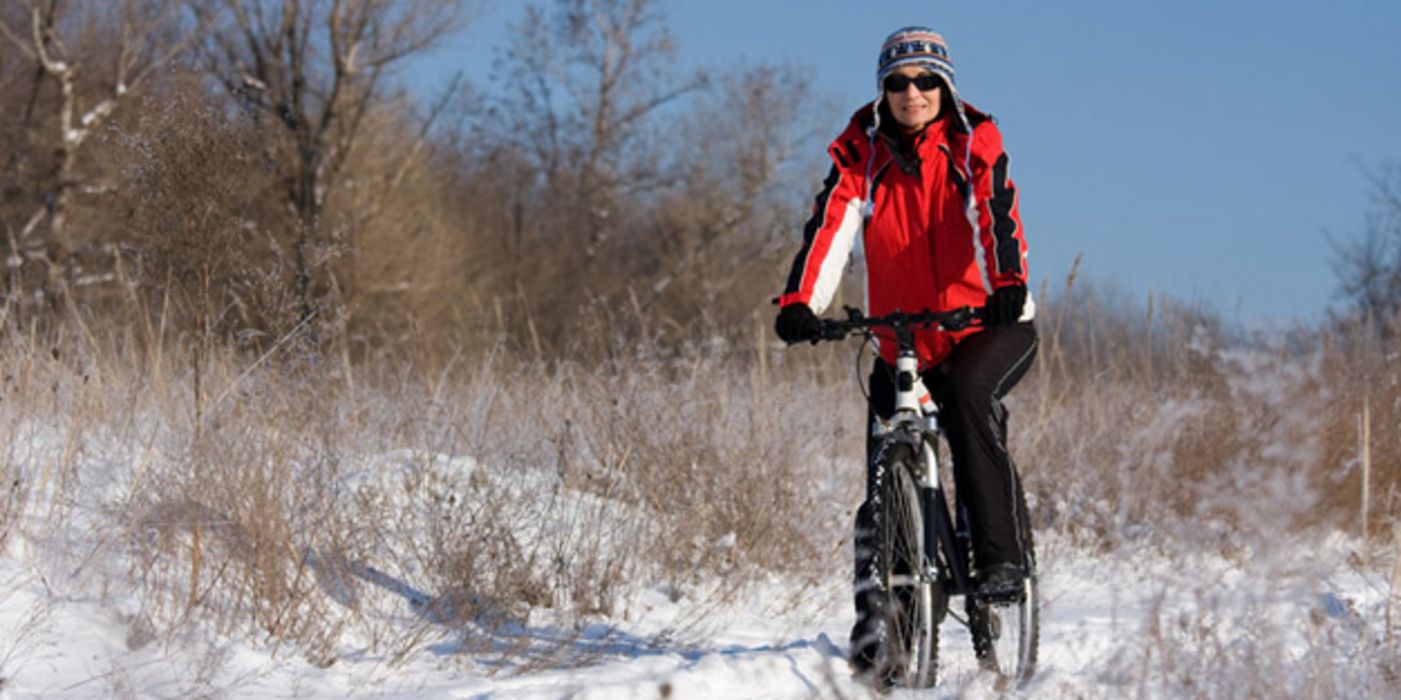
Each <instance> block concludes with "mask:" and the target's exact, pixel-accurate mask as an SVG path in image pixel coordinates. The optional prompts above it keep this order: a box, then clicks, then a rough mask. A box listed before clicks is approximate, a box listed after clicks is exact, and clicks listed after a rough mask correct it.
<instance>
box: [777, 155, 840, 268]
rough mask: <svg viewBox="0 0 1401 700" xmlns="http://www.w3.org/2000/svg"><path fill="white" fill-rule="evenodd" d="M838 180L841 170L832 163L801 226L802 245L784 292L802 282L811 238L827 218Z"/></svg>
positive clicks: (810, 248)
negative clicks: (829, 202)
mask: <svg viewBox="0 0 1401 700" xmlns="http://www.w3.org/2000/svg"><path fill="white" fill-rule="evenodd" d="M840 180H841V172H840V171H838V170H837V166H835V165H834V166H832V170H831V171H829V172H828V173H827V179H826V180H824V181H823V182H822V191H821V192H819V193H818V194H817V199H816V200H815V201H813V204H812V217H811V218H809V219H808V222H807V224H805V225H804V226H803V247H802V250H799V251H798V257H797V258H795V259H794V260H793V269H792V271H791V272H789V273H788V285H787V286H786V287H784V289H783V293H784V294H792V293H793V292H796V291H798V288H799V287H800V286H801V285H802V283H803V271H804V270H805V269H807V260H808V254H809V253H811V252H812V240H813V238H816V237H817V231H818V230H819V229H821V228H822V224H823V222H824V221H826V219H827V202H828V200H830V199H831V198H832V192H833V191H834V190H836V189H837V182H838V181H840Z"/></svg>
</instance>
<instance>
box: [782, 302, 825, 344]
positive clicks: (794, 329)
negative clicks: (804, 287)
mask: <svg viewBox="0 0 1401 700" xmlns="http://www.w3.org/2000/svg"><path fill="white" fill-rule="evenodd" d="M773 329H774V331H775V332H777V333H778V337H779V338H782V339H783V342H785V343H788V344H789V345H792V344H793V343H801V342H803V341H805V340H817V337H818V336H819V335H821V334H822V322H821V321H819V320H817V314H814V313H813V312H812V309H810V308H808V305H807V304H789V305H787V306H785V307H783V308H782V309H779V310H778V320H776V321H774V324H773Z"/></svg>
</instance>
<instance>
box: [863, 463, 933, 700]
mask: <svg viewBox="0 0 1401 700" xmlns="http://www.w3.org/2000/svg"><path fill="white" fill-rule="evenodd" d="M915 459H916V455H915V452H914V450H913V449H911V447H910V446H909V445H907V444H903V443H893V442H891V443H886V444H885V445H883V446H882V448H881V449H880V450H879V451H878V452H877V454H876V457H875V465H874V468H875V469H876V474H877V475H878V478H879V480H880V489H879V490H878V498H879V502H878V503H876V504H874V510H875V516H876V517H875V523H874V525H875V535H876V557H875V561H874V562H873V569H874V571H873V573H874V574H875V578H876V580H877V582H878V587H879V589H880V590H881V591H882V592H883V593H884V598H885V600H884V605H883V606H882V613H883V614H882V618H883V628H884V629H883V631H884V635H883V636H884V639H883V640H882V644H881V646H882V654H881V656H882V657H883V658H882V662H883V663H882V664H881V665H880V667H881V672H882V674H883V676H884V677H883V678H882V679H881V680H882V682H883V684H885V685H895V684H903V685H905V686H908V687H911V688H927V687H930V686H932V685H934V683H935V675H936V665H937V663H938V646H939V620H940V617H941V614H940V613H941V611H942V610H944V609H945V607H946V605H947V602H946V600H945V598H944V596H945V592H944V590H943V587H942V586H940V585H938V583H937V582H936V581H935V580H934V577H933V576H932V569H931V567H930V566H929V559H928V557H927V555H926V552H927V551H928V550H927V548H926V547H925V540H924V532H925V530H924V513H923V509H922V505H921V501H920V490H919V486H918V484H916V483H915V481H914V471H913V470H914V466H915Z"/></svg>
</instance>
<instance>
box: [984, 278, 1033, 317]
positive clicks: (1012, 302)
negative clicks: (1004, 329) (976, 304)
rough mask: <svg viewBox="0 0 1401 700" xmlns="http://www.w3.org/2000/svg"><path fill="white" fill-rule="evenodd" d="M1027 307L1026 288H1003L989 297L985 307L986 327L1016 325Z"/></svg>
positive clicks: (1018, 286)
mask: <svg viewBox="0 0 1401 700" xmlns="http://www.w3.org/2000/svg"><path fill="white" fill-rule="evenodd" d="M1025 306H1026V287H1023V286H1021V285H1019V284H1018V285H1014V286H1011V287H1002V288H1000V289H998V290H997V291H995V292H993V293H992V296H990V297H988V305H987V306H985V307H983V325H984V326H1005V325H1007V324H1009V323H1016V322H1017V320H1018V319H1020V318H1021V317H1022V308H1023V307H1025Z"/></svg>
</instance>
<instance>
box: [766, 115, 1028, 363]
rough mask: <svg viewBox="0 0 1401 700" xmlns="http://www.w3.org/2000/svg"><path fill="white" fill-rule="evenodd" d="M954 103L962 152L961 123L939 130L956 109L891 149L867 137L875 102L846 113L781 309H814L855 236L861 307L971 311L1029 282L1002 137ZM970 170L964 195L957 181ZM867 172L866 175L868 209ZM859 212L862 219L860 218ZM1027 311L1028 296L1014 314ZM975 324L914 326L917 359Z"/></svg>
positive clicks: (930, 358) (890, 357) (890, 356)
mask: <svg viewBox="0 0 1401 700" xmlns="http://www.w3.org/2000/svg"><path fill="white" fill-rule="evenodd" d="M963 108H964V110H965V114H966V115H967V122H968V124H969V126H970V127H971V129H972V137H971V138H972V144H971V150H970V149H969V135H968V133H967V131H966V130H964V129H961V128H955V129H948V128H945V127H946V126H947V125H948V122H949V119H954V120H958V117H957V115H956V114H954V115H946V116H944V117H941V118H940V119H939V121H937V122H935V123H934V124H932V125H930V126H929V127H928V128H926V129H925V130H924V132H923V133H922V134H920V135H918V136H917V137H916V138H915V142H914V144H913V148H912V151H913V153H912V154H911V153H908V152H907V153H905V154H899V153H897V149H896V148H894V146H893V143H892V141H891V139H890V137H888V136H886V135H885V134H883V133H880V134H878V135H877V136H876V138H875V139H874V141H875V142H874V149H873V144H872V139H870V138H869V137H868V136H867V133H868V129H869V127H870V125H871V123H872V121H873V120H872V113H873V107H872V105H867V106H865V107H863V108H862V109H860V110H858V111H857V112H856V114H855V115H854V116H853V117H852V119H851V123H850V124H849V125H848V126H847V128H846V130H845V131H843V132H842V135H841V136H839V137H837V140H836V141H834V142H833V143H832V145H831V147H829V148H828V153H829V154H830V155H831V156H832V160H833V166H832V170H831V173H830V174H829V175H828V177H827V181H826V182H825V183H824V187H823V190H822V192H821V193H820V194H819V195H818V196H817V201H816V203H815V205H814V207H813V215H812V218H811V219H810V220H809V221H808V223H807V226H806V227H805V228H804V235H803V239H804V240H803V247H802V250H801V251H800V252H799V253H798V256H797V259H796V260H794V262H793V270H792V273H791V274H790V275H789V278H788V285H787V287H786V288H785V290H784V293H783V295H782V296H780V297H779V304H780V305H787V304H792V303H802V304H807V305H808V306H810V307H811V308H812V310H813V311H814V312H816V313H819V314H820V313H822V312H823V311H824V310H825V309H826V308H827V306H828V305H829V304H830V303H831V301H832V297H833V295H834V294H835V293H836V290H837V286H838V285H839V284H840V281H841V276H842V268H843V267H845V265H846V262H847V258H848V257H849V256H850V253H851V249H852V245H853V243H854V241H855V238H856V235H857V234H858V233H861V234H862V244H863V248H864V250H865V257H866V305H867V313H869V314H871V315H882V314H887V313H890V312H893V311H906V312H919V311H923V310H925V309H929V310H932V311H947V310H951V309H955V308H958V307H960V306H975V307H978V306H982V305H984V304H986V303H987V298H988V296H989V294H991V293H992V291H993V290H994V289H997V288H1000V287H1004V286H1010V285H1026V284H1027V269H1026V240H1025V238H1024V237H1023V235H1022V225H1021V216H1020V214H1018V212H1017V190H1016V188H1015V187H1014V186H1013V184H1012V180H1011V179H1010V178H1009V177H1008V175H1007V154H1006V153H1005V152H1004V151H1003V149H1002V134H1001V132H999V131H998V129H997V125H996V123H994V122H993V120H992V119H991V118H990V117H988V116H987V115H985V114H982V113H981V112H978V111H977V110H975V109H973V108H972V107H971V106H969V105H968V104H967V103H964V104H963ZM886 118H889V117H888V116H887V117H886ZM956 123H958V122H956ZM960 125H961V124H960ZM873 150H874V152H873ZM970 171H971V173H972V182H973V191H972V193H971V194H972V202H971V203H970V202H969V200H968V197H967V194H968V193H967V190H966V189H965V188H966V183H967V182H968V179H969V178H968V173H969V172H970ZM868 173H869V176H868ZM868 179H869V180H870V181H873V182H874V185H873V193H872V194H871V196H870V198H871V199H872V200H874V206H873V207H871V208H870V210H869V211H867V210H866V207H865V200H866V198H867V192H868V184H870V183H868ZM970 204H971V206H970ZM865 215H869V217H870V218H869V219H868V220H863V218H864V216H865ZM1034 313H1035V305H1034V303H1033V301H1032V299H1031V297H1030V296H1028V298H1027V302H1026V309H1025V311H1024V313H1023V315H1022V320H1030V318H1031V317H1032V315H1033V314H1034ZM979 330H980V329H979V328H969V329H967V330H964V331H960V332H957V333H949V332H943V331H930V330H925V331H920V332H917V333H916V335H915V344H916V346H917V350H918V352H919V357H920V364H921V367H929V366H933V365H936V364H938V363H939V362H941V361H942V360H943V359H944V358H945V357H946V356H947V355H948V354H949V351H950V350H952V349H953V346H954V345H955V344H956V343H957V342H958V341H959V340H960V339H961V338H964V337H966V336H968V335H969V334H971V333H976V332H978V331H979ZM878 335H879V334H878ZM886 337H887V339H888V342H882V343H880V346H881V356H882V357H883V358H884V359H885V360H886V361H887V362H890V363H892V364H893V363H894V362H895V350H896V348H895V342H894V339H893V337H890V336H889V334H886Z"/></svg>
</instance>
